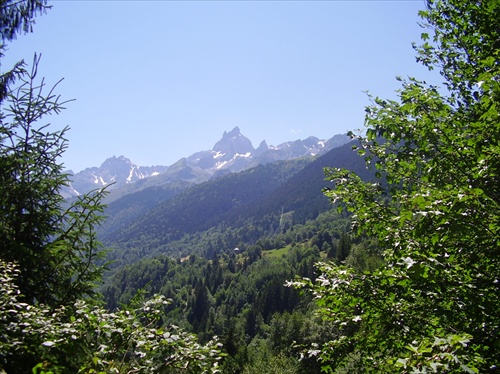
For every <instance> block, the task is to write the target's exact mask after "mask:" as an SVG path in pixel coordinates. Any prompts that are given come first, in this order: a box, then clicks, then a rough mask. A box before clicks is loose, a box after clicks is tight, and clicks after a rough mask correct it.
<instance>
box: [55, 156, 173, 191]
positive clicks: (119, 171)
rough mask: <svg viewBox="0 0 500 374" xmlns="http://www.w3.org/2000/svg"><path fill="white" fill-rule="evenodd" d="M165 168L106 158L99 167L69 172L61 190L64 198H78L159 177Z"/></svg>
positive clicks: (125, 159)
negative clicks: (97, 189) (85, 194)
mask: <svg viewBox="0 0 500 374" xmlns="http://www.w3.org/2000/svg"><path fill="white" fill-rule="evenodd" d="M167 170H168V168H167V167H166V166H137V165H135V164H134V163H132V162H131V161H130V160H129V159H128V158H126V157H124V156H120V157H115V156H113V157H111V158H108V159H107V160H106V161H104V162H103V164H102V165H101V166H99V167H91V168H87V169H85V170H83V171H81V172H79V173H76V174H73V172H72V171H71V170H70V171H68V174H70V176H71V177H70V179H71V183H70V184H69V186H68V187H67V188H65V189H63V190H62V192H61V194H62V196H63V197H65V198H69V197H73V196H78V195H80V194H84V193H87V192H89V191H92V190H93V189H96V188H102V187H105V186H107V185H116V187H118V186H123V185H126V184H132V183H135V182H137V181H140V180H143V179H145V178H149V177H152V176H155V175H159V174H161V173H164V172H165V171H167Z"/></svg>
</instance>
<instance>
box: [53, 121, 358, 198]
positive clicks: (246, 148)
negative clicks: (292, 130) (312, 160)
mask: <svg viewBox="0 0 500 374" xmlns="http://www.w3.org/2000/svg"><path fill="white" fill-rule="evenodd" d="M349 140H350V139H349V137H348V136H347V135H335V136H333V137H332V138H331V139H328V140H321V139H318V138H316V137H314V136H310V137H308V138H307V139H303V140H296V141H290V142H285V143H282V144H280V145H278V146H269V145H267V143H266V141H265V140H264V141H262V142H261V143H260V145H259V146H258V147H257V148H254V147H253V145H252V143H251V141H250V140H249V139H248V138H247V137H245V136H244V135H243V134H242V133H241V131H240V129H239V127H235V128H234V129H232V130H231V131H229V132H224V134H223V135H222V138H221V139H220V140H219V141H218V142H217V143H216V144H215V145H214V147H213V148H212V150H206V151H199V152H196V153H194V154H192V155H190V156H188V157H183V158H181V159H180V160H179V161H177V162H176V163H174V164H172V165H170V166H138V165H135V164H134V163H133V162H132V161H131V160H129V159H128V158H126V157H124V156H120V157H115V156H113V157H111V158H108V159H107V160H106V161H104V163H103V164H102V165H101V166H100V167H89V168H87V169H85V170H83V171H81V172H78V173H76V174H73V172H72V171H69V174H71V180H72V182H71V184H70V186H69V187H68V188H66V189H64V190H63V191H62V195H63V196H64V197H65V198H70V197H74V196H78V195H81V194H84V193H87V192H89V191H91V190H93V189H95V188H102V187H104V186H106V185H110V184H111V186H110V187H108V190H109V191H111V194H110V196H109V198H108V200H109V201H112V200H115V199H116V198H119V197H121V196H124V195H127V194H129V193H132V192H136V191H140V190H142V189H144V188H147V187H151V186H159V185H166V184H170V185H172V184H173V185H180V186H184V187H185V186H187V185H192V184H197V183H201V182H204V181H207V180H210V179H212V178H216V177H219V176H222V175H225V174H229V173H237V172H240V171H242V170H245V169H248V168H251V167H254V166H257V165H260V164H267V163H270V162H275V161H279V160H293V159H297V158H301V157H307V156H317V155H322V154H324V153H326V152H328V151H329V150H331V149H332V148H335V147H338V146H341V145H343V144H345V143H347V142H348V141H349Z"/></svg>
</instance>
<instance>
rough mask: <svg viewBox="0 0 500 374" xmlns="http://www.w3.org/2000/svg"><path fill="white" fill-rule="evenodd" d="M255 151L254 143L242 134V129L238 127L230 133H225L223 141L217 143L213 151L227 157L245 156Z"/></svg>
mask: <svg viewBox="0 0 500 374" xmlns="http://www.w3.org/2000/svg"><path fill="white" fill-rule="evenodd" d="M253 150H254V148H253V146H252V142H251V141H250V140H249V139H248V138H247V137H245V136H244V135H242V134H241V132H240V128H239V127H238V126H236V127H235V128H234V129H232V130H231V131H229V132H226V131H224V134H223V135H222V139H221V140H219V141H218V142H217V143H215V145H214V148H213V151H214V152H220V153H223V154H225V155H228V156H229V155H231V156H233V155H235V154H236V153H240V154H245V153H248V152H252V151H253Z"/></svg>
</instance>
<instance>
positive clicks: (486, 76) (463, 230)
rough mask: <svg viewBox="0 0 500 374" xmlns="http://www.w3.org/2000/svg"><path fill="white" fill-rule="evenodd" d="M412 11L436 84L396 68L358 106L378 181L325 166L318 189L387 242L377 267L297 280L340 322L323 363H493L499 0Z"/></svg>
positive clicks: (472, 368)
mask: <svg viewBox="0 0 500 374" xmlns="http://www.w3.org/2000/svg"><path fill="white" fill-rule="evenodd" d="M420 14H421V16H422V17H423V19H424V21H425V22H426V23H425V27H426V28H428V30H431V34H430V35H429V33H428V32H427V31H428V30H425V32H424V33H422V40H423V41H422V45H420V46H416V47H415V49H416V51H417V53H418V54H417V60H418V61H420V62H421V63H422V64H424V65H425V66H426V67H428V68H429V69H431V70H432V69H437V70H438V71H439V72H440V73H441V76H442V77H443V78H444V83H443V86H442V87H436V86H433V85H429V84H426V83H425V82H423V81H420V80H417V79H414V78H409V79H401V78H399V80H400V81H401V83H402V88H401V89H400V90H399V93H398V94H399V98H398V100H383V99H379V98H374V99H373V104H372V105H370V106H369V107H367V109H366V112H367V114H366V125H367V130H366V135H357V136H356V135H353V136H354V137H356V138H358V139H359V141H360V146H359V148H358V152H359V153H360V155H362V156H364V157H365V158H366V161H367V163H368V164H369V165H374V166H375V169H376V173H377V175H378V176H379V177H380V178H381V179H380V183H375V184H371V183H365V182H363V181H362V180H361V179H360V178H358V177H357V176H356V175H354V174H353V173H351V172H349V171H346V170H328V171H327V175H328V178H330V179H331V180H333V181H335V183H336V184H335V187H334V188H333V189H331V190H328V191H326V192H325V193H326V195H327V196H328V197H330V198H331V200H332V201H333V202H341V203H342V205H341V206H343V207H347V209H348V210H350V211H352V212H353V213H354V216H353V226H354V228H355V230H357V232H358V233H360V234H361V233H362V234H367V235H370V236H372V237H377V238H378V239H379V241H380V245H381V246H382V248H385V253H384V255H385V265H384V266H383V267H382V268H380V269H378V270H376V271H371V272H369V273H365V274H357V273H356V272H355V271H353V270H352V269H350V268H348V267H346V266H336V265H333V264H332V265H330V264H323V265H320V266H319V270H320V272H321V276H319V277H318V279H317V280H316V282H314V283H313V282H310V281H308V280H305V281H301V282H299V286H305V287H306V288H308V289H309V290H311V291H312V292H313V293H314V294H315V295H316V297H317V300H318V304H319V306H320V310H321V312H322V313H323V315H324V316H325V318H327V319H328V320H330V321H331V323H333V324H335V325H336V326H337V327H338V328H339V329H340V331H342V334H341V336H340V338H339V339H337V340H335V341H329V342H325V343H324V344H323V346H322V347H321V348H320V349H319V354H320V357H321V359H322V360H323V361H324V363H325V370H326V371H329V372H333V371H334V370H335V368H341V367H343V366H345V365H347V364H348V361H349V357H353V354H355V355H356V357H357V358H356V360H357V363H358V364H359V365H358V367H360V368H361V369H360V370H361V372H376V373H380V372H401V373H409V372H412V373H422V372H446V373H454V372H468V373H488V372H498V370H500V339H499V336H500V314H499V313H498V310H499V307H500V263H499V262H500V157H499V155H500V116H499V105H500V58H499V57H500V54H499V51H500V27H499V22H498V17H499V15H500V2H499V1H497V0H489V1H466V0H439V1H434V0H429V1H427V7H426V9H425V10H424V11H422V12H421V13H420ZM353 352H355V353H353ZM359 357H361V358H362V359H361V361H359Z"/></svg>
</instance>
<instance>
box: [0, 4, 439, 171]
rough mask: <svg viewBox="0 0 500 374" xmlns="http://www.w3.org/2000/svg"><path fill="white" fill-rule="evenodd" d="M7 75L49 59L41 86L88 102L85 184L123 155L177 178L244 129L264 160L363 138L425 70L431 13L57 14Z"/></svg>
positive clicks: (77, 113) (105, 9)
mask: <svg viewBox="0 0 500 374" xmlns="http://www.w3.org/2000/svg"><path fill="white" fill-rule="evenodd" d="M49 3H50V4H52V5H53V8H52V9H51V10H49V11H48V12H47V14H45V15H43V16H40V17H38V18H37V19H36V24H35V26H34V33H33V34H28V35H20V36H18V38H17V40H14V41H13V42H11V43H10V44H9V45H8V48H9V50H8V51H7V54H6V57H5V58H4V61H2V65H3V66H2V69H4V68H7V67H9V66H10V65H12V63H13V62H14V61H17V60H20V59H23V58H24V59H25V60H26V61H30V60H31V59H32V56H33V53H34V52H37V53H41V54H42V61H41V66H40V74H41V75H43V76H45V77H46V80H47V81H48V82H49V83H50V82H51V83H55V82H56V81H58V80H59V79H60V78H64V81H63V82H62V83H61V85H60V87H59V91H58V92H59V93H61V94H62V97H63V98H65V99H71V98H74V99H76V100H75V101H74V102H71V103H69V104H68V105H67V110H65V111H63V112H62V113H61V114H60V115H59V116H57V117H50V118H48V120H49V121H50V122H51V123H53V124H54V126H55V127H60V126H63V125H69V126H70V128H71V130H70V132H69V133H68V138H69V148H68V150H67V151H66V153H65V155H64V157H63V161H64V163H65V166H66V167H67V168H69V169H72V170H73V171H75V172H77V171H80V170H82V169H84V168H86V167H90V166H99V165H100V164H101V163H102V162H103V161H104V160H105V159H106V158H108V157H111V156H120V155H124V156H126V157H128V158H130V159H131V160H132V161H133V162H134V163H136V164H138V165H141V166H143V165H144V166H146V165H170V164H172V163H174V162H175V161H177V160H178V159H180V158H181V157H184V156H189V155H191V154H192V153H194V152H196V151H200V150H208V149H211V148H212V147H213V145H214V144H215V142H216V141H218V140H219V139H220V138H221V136H222V133H223V132H224V131H230V130H231V129H233V128H234V127H235V126H239V128H240V130H241V132H242V133H243V134H244V135H245V136H247V137H248V138H249V139H250V140H251V141H252V143H253V145H254V147H257V146H258V145H259V143H260V142H261V141H262V140H264V139H265V140H266V141H267V143H268V144H269V145H278V144H280V143H283V142H285V141H288V140H296V139H303V138H306V137H308V136H311V135H313V136H317V137H319V138H323V139H327V138H330V137H332V136H333V135H335V134H339V133H345V132H346V131H348V130H351V129H361V128H363V119H364V107H365V106H366V105H368V104H369V100H368V97H367V96H366V94H365V93H364V91H369V92H370V93H371V94H373V95H376V96H380V97H384V98H394V97H395V93H394V91H395V90H396V89H398V88H399V87H400V85H399V84H398V82H397V81H396V80H395V77H396V76H398V75H401V76H404V77H406V76H415V77H418V78H426V76H428V75H429V74H428V73H427V72H426V70H425V69H424V68H423V67H421V66H419V65H418V64H416V62H415V53H414V51H413V49H412V46H411V43H412V42H414V41H415V42H418V41H419V40H420V33H421V32H422V29H421V28H420V27H419V26H418V22H419V21H420V18H419V17H418V11H419V10H420V9H423V8H424V6H425V4H424V1H423V0H416V1H411V0H401V1H375V0H367V1H355V0H353V1H334V0H333V1H266V2H265V1H117V0H115V1H52V2H49Z"/></svg>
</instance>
